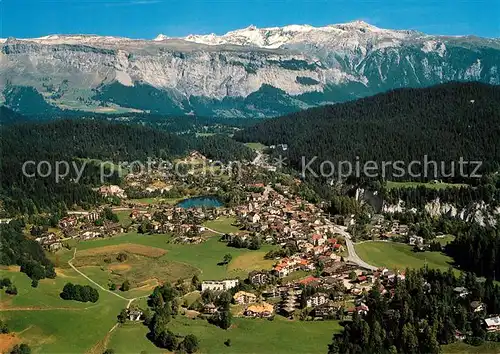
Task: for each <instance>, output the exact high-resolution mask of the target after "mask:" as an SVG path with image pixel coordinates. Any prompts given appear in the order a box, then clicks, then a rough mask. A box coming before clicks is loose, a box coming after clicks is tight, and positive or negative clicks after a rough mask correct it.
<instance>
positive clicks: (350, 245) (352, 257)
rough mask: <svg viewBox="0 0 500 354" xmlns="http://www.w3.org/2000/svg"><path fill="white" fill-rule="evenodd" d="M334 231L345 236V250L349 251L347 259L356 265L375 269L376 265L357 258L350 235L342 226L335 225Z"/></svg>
mask: <svg viewBox="0 0 500 354" xmlns="http://www.w3.org/2000/svg"><path fill="white" fill-rule="evenodd" d="M335 232H337V233H339V234H341V235H342V236H344V238H345V243H346V245H347V251H348V252H349V256H348V257H347V261H349V262H352V263H355V264H357V265H358V266H360V267H362V268H366V269H370V270H377V269H378V267H375V266H373V265H371V264H368V263H366V262H365V261H364V260H362V259H361V258H359V256H358V254H357V253H356V248H355V247H354V243H353V242H352V240H351V235H350V234H349V233H348V232H347V231H346V230H345V227H343V226H337V227H336V230H335Z"/></svg>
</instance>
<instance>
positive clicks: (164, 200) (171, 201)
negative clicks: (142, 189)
mask: <svg viewBox="0 0 500 354" xmlns="http://www.w3.org/2000/svg"><path fill="white" fill-rule="evenodd" d="M186 198H190V197H189V196H186V197H179V198H140V199H130V202H132V203H142V204H162V203H163V204H170V205H174V204H177V203H178V202H180V201H181V200H183V199H186Z"/></svg>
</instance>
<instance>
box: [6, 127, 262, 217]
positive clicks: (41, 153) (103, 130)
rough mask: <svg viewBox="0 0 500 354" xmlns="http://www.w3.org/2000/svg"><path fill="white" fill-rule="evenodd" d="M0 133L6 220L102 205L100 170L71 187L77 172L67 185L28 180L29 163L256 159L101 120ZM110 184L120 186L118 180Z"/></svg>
mask: <svg viewBox="0 0 500 354" xmlns="http://www.w3.org/2000/svg"><path fill="white" fill-rule="evenodd" d="M0 129H1V130H0V153H1V162H0V175H1V176H2V178H1V181H0V199H1V201H2V209H3V211H4V213H7V214H16V213H29V214H32V213H36V212H38V211H43V210H51V209H57V210H61V209H66V208H68V207H71V206H72V205H74V204H78V205H82V206H88V205H93V204H96V203H98V202H99V200H100V199H99V196H98V195H97V194H96V193H95V192H93V191H92V190H91V187H93V186H96V185H99V184H100V174H99V168H100V167H99V166H97V165H93V164H87V165H86V166H85V170H84V172H85V173H84V175H83V177H82V178H81V180H80V181H79V183H74V182H73V181H72V179H74V178H75V177H76V172H75V169H74V168H71V169H70V172H71V173H70V175H68V176H67V177H66V178H65V179H63V180H60V181H58V182H56V181H55V177H54V176H53V175H52V176H50V177H47V178H28V177H26V176H24V175H23V172H22V166H23V164H24V162H26V161H35V162H37V163H38V162H40V161H45V160H46V161H48V162H49V163H50V164H51V166H52V167H54V166H55V162H56V161H68V162H69V163H75V164H76V165H77V167H78V168H81V166H82V164H83V161H84V159H88V158H92V159H99V160H106V161H112V162H115V163H118V162H126V161H128V162H132V161H135V160H139V161H141V162H143V163H144V164H145V163H146V162H147V158H148V157H150V158H164V159H172V158H174V157H177V156H181V155H183V154H185V153H187V152H189V151H190V150H200V151H201V152H202V153H203V154H205V155H206V156H207V157H209V158H211V159H214V160H223V161H227V160H241V159H251V158H253V152H252V150H251V149H249V148H247V147H246V146H244V145H243V144H240V143H238V142H236V141H234V140H232V139H229V138H228V137H226V136H211V137H196V136H195V135H194V134H184V135H176V134H170V133H167V132H164V131H158V130H154V129H151V128H148V127H142V126H138V125H127V124H115V123H109V122H105V121H102V120H89V119H82V120H76V119H72V120H56V121H51V122H43V123H30V122H27V123H22V124H17V125H9V126H4V127H2V128H0ZM30 168H31V169H30V170H29V171H28V172H30V173H33V172H34V171H33V167H32V166H30ZM43 171H45V169H44V170H43ZM53 173H54V172H53ZM107 182H111V183H118V182H119V177H118V175H117V174H115V175H114V176H112V177H110V178H109V179H107Z"/></svg>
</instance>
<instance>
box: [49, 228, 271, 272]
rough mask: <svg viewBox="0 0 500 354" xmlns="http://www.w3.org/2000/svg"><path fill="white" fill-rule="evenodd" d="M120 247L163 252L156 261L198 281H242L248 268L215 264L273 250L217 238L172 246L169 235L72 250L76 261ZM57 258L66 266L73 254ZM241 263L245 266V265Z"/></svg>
mask: <svg viewBox="0 0 500 354" xmlns="http://www.w3.org/2000/svg"><path fill="white" fill-rule="evenodd" d="M121 243H132V244H140V245H145V246H151V247H158V248H162V249H165V250H166V251H167V253H166V254H165V255H163V256H161V257H160V258H158V259H159V260H164V261H173V262H179V263H185V264H189V265H191V266H193V267H195V268H197V269H198V270H199V272H200V278H201V279H224V278H228V277H236V276H240V277H245V276H246V275H247V274H248V272H249V271H250V270H253V269H252V268H248V269H240V268H238V269H234V268H232V267H231V263H230V264H229V265H224V266H221V265H218V263H220V262H221V261H222V259H223V258H224V255H225V254H227V253H229V254H231V255H232V257H233V261H236V260H237V258H238V256H242V255H246V254H250V253H252V252H259V254H260V255H262V257H261V258H262V260H263V256H264V254H265V252H267V251H269V250H271V249H272V248H273V246H270V245H263V246H262V248H261V249H260V250H259V251H251V250H248V249H245V248H240V249H238V248H233V247H228V246H227V245H226V243H224V242H220V241H219V238H218V237H217V236H214V237H211V238H209V239H208V240H207V241H206V242H203V243H200V244H196V245H187V244H176V243H172V236H171V235H157V234H154V235H146V234H138V233H136V232H132V233H128V234H125V235H121V236H115V237H111V238H106V239H99V240H91V241H84V242H79V243H76V244H75V245H74V246H75V247H76V249H77V257H78V251H83V250H87V249H92V248H98V247H104V246H110V245H117V244H121ZM57 257H58V258H59V264H60V265H63V264H64V261H66V262H67V260H69V259H71V258H72V257H73V250H70V251H68V250H64V251H62V252H60V253H58V255H57ZM241 263H242V264H245V263H246V262H241ZM237 264H239V263H237Z"/></svg>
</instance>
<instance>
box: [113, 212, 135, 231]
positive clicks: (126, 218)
mask: <svg viewBox="0 0 500 354" xmlns="http://www.w3.org/2000/svg"><path fill="white" fill-rule="evenodd" d="M114 213H115V214H116V215H117V216H118V222H119V223H120V225H121V226H123V227H129V226H130V225H132V219H131V218H130V213H131V211H130V210H120V211H115V212H114Z"/></svg>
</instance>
